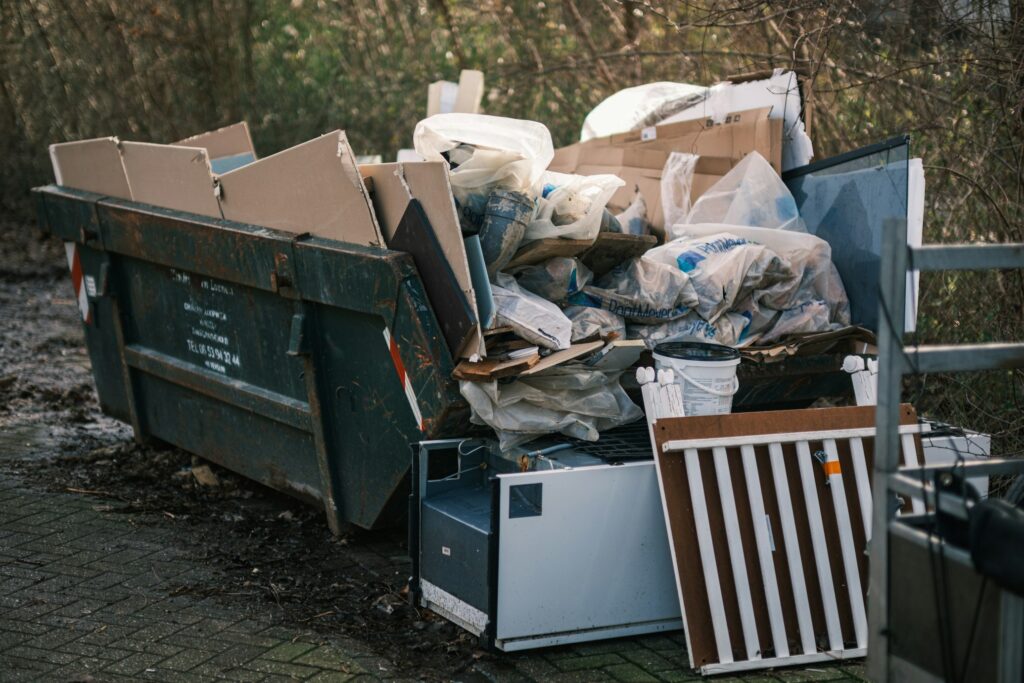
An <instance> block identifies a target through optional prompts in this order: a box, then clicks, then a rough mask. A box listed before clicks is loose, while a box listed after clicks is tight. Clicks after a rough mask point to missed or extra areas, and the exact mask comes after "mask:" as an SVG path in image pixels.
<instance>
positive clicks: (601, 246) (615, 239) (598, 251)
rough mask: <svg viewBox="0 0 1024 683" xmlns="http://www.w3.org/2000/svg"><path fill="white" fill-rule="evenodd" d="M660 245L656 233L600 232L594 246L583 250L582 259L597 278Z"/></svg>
mask: <svg viewBox="0 0 1024 683" xmlns="http://www.w3.org/2000/svg"><path fill="white" fill-rule="evenodd" d="M657 245H658V238H657V237H655V236H654V235H628V234H625V233H620V232H599V233H598V234H597V239H596V240H594V244H593V246H591V247H590V248H589V249H587V250H586V251H585V252H583V255H582V256H580V261H582V262H583V265H585V266H586V267H587V268H589V269H590V270H591V272H593V273H594V278H595V279H597V278H599V277H601V276H602V275H604V274H605V273H607V272H609V271H611V270H612V269H613V268H615V266H617V265H619V264H620V263H624V262H625V261H628V260H629V259H631V258H635V257H637V256H642V255H643V254H644V252H646V251H647V250H648V249H651V248H653V247H655V246H657Z"/></svg>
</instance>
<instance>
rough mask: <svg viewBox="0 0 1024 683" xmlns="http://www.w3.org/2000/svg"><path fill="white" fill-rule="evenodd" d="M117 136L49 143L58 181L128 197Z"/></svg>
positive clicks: (99, 192)
mask: <svg viewBox="0 0 1024 683" xmlns="http://www.w3.org/2000/svg"><path fill="white" fill-rule="evenodd" d="M118 145H119V142H118V140H117V138H95V139H92V140H80V141H78V142H63V143H59V144H56V145H50V162H51V163H52V164H53V176H54V180H55V181H56V183H57V184H58V185H63V186H64V187H72V188H74V189H76V190H85V191H87V192H95V193H97V194H102V195H106V196H108V197H117V198H118V199H131V198H132V196H131V190H130V189H129V187H128V176H127V175H126V174H125V170H124V164H123V163H122V161H121V151H120V150H119V149H118Z"/></svg>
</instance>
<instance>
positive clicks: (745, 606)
mask: <svg viewBox="0 0 1024 683" xmlns="http://www.w3.org/2000/svg"><path fill="white" fill-rule="evenodd" d="M874 419H875V410H874V407H873V406H867V407H852V408H823V409H807V410H780V411H768V412H757V413H736V414H727V415H709V416H696V417H684V418H662V419H659V420H657V421H656V422H655V423H654V425H653V429H652V434H653V438H654V448H655V452H656V461H657V467H658V470H659V481H660V482H661V493H662V501H663V505H664V509H665V517H666V521H667V525H668V534H669V541H670V545H671V546H672V552H673V555H674V559H675V563H676V569H677V572H678V582H677V586H678V587H679V590H680V602H681V605H682V607H683V612H684V623H685V625H686V636H687V645H688V647H687V649H688V652H689V655H690V663H691V665H692V666H693V667H694V668H700V669H702V671H704V672H706V673H711V672H714V673H720V672H725V671H729V670H730V669H729V667H730V666H734V665H735V666H738V667H740V668H742V669H750V668H758V667H759V666H783V665H785V664H786V663H787V661H786V660H787V659H788V658H789V657H811V658H817V659H816V660H814V661H826V659H827V658H828V657H829V656H838V655H839V654H840V653H838V652H831V653H825V652H819V649H820V647H819V644H821V643H824V644H826V645H827V647H826V649H833V647H832V645H834V644H835V642H836V641H835V640H834V639H832V638H831V637H830V634H829V629H828V627H827V624H828V621H829V620H830V619H832V620H834V621H833V624H834V625H835V624H837V625H838V629H839V631H840V633H839V638H840V640H839V644H840V646H841V649H842V650H843V652H849V651H851V649H852V648H850V647H848V646H847V645H844V643H845V644H849V643H853V642H856V626H855V619H854V607H855V604H854V601H853V599H852V598H851V596H850V594H849V592H850V591H849V589H848V585H847V583H848V579H847V578H846V577H847V566H846V565H845V564H844V559H843V553H844V543H845V544H848V543H849V542H850V541H851V540H852V543H853V544H854V546H855V547H856V548H857V549H859V552H858V553H857V554H856V558H857V564H856V568H855V569H856V570H855V571H854V572H853V574H852V575H854V576H856V577H858V579H859V580H860V583H861V586H862V587H866V586H867V563H866V557H865V555H864V552H863V551H864V550H865V549H866V547H867V532H866V530H865V528H864V525H863V521H862V520H863V515H862V512H861V509H860V502H859V501H860V500H862V499H863V498H862V496H861V495H859V494H860V493H862V492H861V491H859V490H858V486H859V484H858V482H857V478H858V477H857V476H855V472H856V470H858V469H860V470H861V471H862V472H870V471H871V467H872V449H873V441H874V439H873V438H870V437H864V438H862V439H860V446H861V452H860V453H855V452H854V451H855V449H854V448H853V447H852V444H851V441H850V440H842V439H836V441H835V445H836V450H837V462H834V463H831V467H830V468H828V469H826V467H825V466H824V465H823V464H821V463H819V461H818V459H817V458H816V457H815V456H816V455H817V454H818V453H819V452H820V453H822V457H823V458H824V457H825V456H824V451H825V450H827V449H828V448H829V447H830V446H829V445H828V444H825V443H817V442H812V443H810V444H809V445H808V447H807V448H806V450H805V451H804V452H803V453H801V452H800V448H799V447H798V446H797V445H796V444H785V445H782V446H781V447H778V448H777V451H776V453H775V455H773V453H772V449H773V448H775V447H771V446H769V445H767V444H769V443H770V442H771V438H770V437H771V435H780V436H781V435H786V434H793V433H799V432H811V431H815V432H836V431H837V430H843V429H873V427H874ZM900 422H901V424H904V425H916V424H917V416H916V414H915V412H914V410H913V408H912V407H911V406H908V405H905V406H902V407H901V411H900ZM741 436H764V437H765V438H764V439H758V442H759V444H762V445H756V446H752V447H750V448H751V450H750V451H749V454H748V455H749V457H747V456H745V455H744V453H743V451H742V450H741V449H740V448H733V447H730V448H726V449H722V452H721V453H718V454H716V453H714V452H713V450H712V449H710V448H707V449H704V448H701V449H699V450H695V451H693V453H692V455H687V453H686V452H684V451H674V450H673V451H669V452H664V446H665V445H666V444H667V443H669V442H670V441H675V440H693V439H721V438H728V437H741ZM915 439H916V437H915ZM917 452H918V453H920V452H921V449H920V443H919V440H917ZM776 456H778V457H776ZM801 460H802V461H801ZM697 470H699V479H691V474H693V473H694V472H696V471H697ZM748 477H749V479H748ZM862 480H863V481H865V482H866V481H867V477H866V476H864V477H863V478H862ZM864 485H867V484H866V483H865V484H864ZM830 487H839V488H841V489H842V493H843V496H844V498H845V501H844V505H845V506H846V508H845V514H844V515H843V516H842V517H840V515H839V514H838V513H837V510H838V509H840V508H842V507H843V506H842V505H839V504H837V503H836V501H837V500H838V498H837V494H836V493H835V492H834V490H833V489H832V488H830ZM808 492H810V495H811V496H812V498H808ZM865 493H866V492H865ZM754 510H758V513H757V514H756V515H755V514H754V512H753V511H754ZM762 511H763V512H762ZM812 511H814V514H812ZM730 520H733V522H735V523H732V522H731V521H730ZM756 526H759V527H760V529H758V528H755V527H756ZM730 527H731V529H732V530H731V531H730ZM843 527H845V528H846V530H847V531H846V532H845V533H849V534H851V536H847V537H846V538H847V540H846V541H845V542H844V540H843V534H844V531H843ZM816 528H817V530H815V529H816ZM702 529H703V531H702ZM702 534H704V536H703V537H704V538H705V539H708V538H710V545H709V544H708V543H702V542H701V538H702ZM759 535H760V536H761V542H767V543H768V544H769V545H770V546H771V547H770V548H765V547H764V545H763V543H762V546H760V547H759V540H758V536H759ZM815 535H817V541H815V538H814V537H815ZM766 539H767V540H766ZM709 547H710V549H711V551H710V552H709V551H708V548H709ZM847 549H848V548H847ZM762 551H764V552H762ZM762 557H764V561H765V563H766V564H762V561H761V560H762ZM709 559H710V561H711V564H710V565H708V564H707V562H708V560H709ZM791 559H793V560H794V561H793V562H792V563H791V562H790V560H791ZM709 566H710V567H711V568H712V570H711V571H710V572H709V571H708V568H709ZM825 568H827V572H826V573H825V574H823V573H822V572H823V571H824V570H825ZM738 571H739V572H740V573H739V574H738V573H737V572H738ZM744 575H745V577H746V579H745V580H744V579H743V576H744ZM823 575H824V576H826V578H827V584H826V582H825V581H823V580H822V579H821V578H820V577H822V576H823ZM765 576H767V577H768V578H769V580H768V581H766V579H765ZM708 577H710V580H712V581H713V584H712V585H709V583H708V580H709V578H708ZM858 597H859V598H860V600H861V601H862V600H863V596H862V595H860V596H858ZM716 610H718V614H719V615H721V616H722V617H724V625H725V633H724V634H723V633H722V632H721V631H720V632H719V634H718V637H723V636H724V637H725V638H726V640H725V642H724V645H723V644H722V643H720V642H719V640H718V639H717V638H716V627H715V616H714V613H715V611H716ZM744 614H746V615H747V616H746V617H745V616H744ZM772 614H774V615H777V616H776V617H775V618H776V619H777V620H778V621H777V622H776V624H775V626H774V627H773V626H772V625H771V621H772V618H773V617H772ZM750 618H752V619H753V629H751V628H750V626H751V622H750ZM745 619H746V624H745V623H744V622H745ZM720 625H721V622H720ZM773 628H778V629H781V632H782V633H781V635H782V638H781V641H782V642H783V643H785V646H786V649H788V650H789V653H788V655H787V654H785V653H781V654H780V651H779V648H778V647H777V644H778V643H779V640H777V639H776V638H775V635H776V634H777V633H779V631H778V630H773ZM750 638H753V640H754V642H753V643H752V642H750ZM722 647H724V649H725V651H726V656H727V657H728V661H726V660H723V659H722V658H721V657H720V649H721V648H722ZM808 650H809V651H808ZM751 652H755V653H757V654H758V655H759V656H760V653H771V654H770V655H768V656H765V657H764V659H763V660H761V661H763V664H761V663H759V662H758V661H757V660H756V659H754V658H752V657H751V656H750V655H751ZM804 661H805V662H807V661H812V660H808V659H805V660H804ZM734 663H735V664H734Z"/></svg>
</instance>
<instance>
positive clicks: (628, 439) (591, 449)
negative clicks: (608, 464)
mask: <svg viewBox="0 0 1024 683" xmlns="http://www.w3.org/2000/svg"><path fill="white" fill-rule="evenodd" d="M565 441H566V442H567V443H571V444H572V445H573V446H574V447H575V448H577V449H579V450H580V451H582V452H584V453H587V454H588V455H593V456H594V457H596V458H601V459H602V460H607V461H615V460H637V459H641V458H647V459H650V458H652V457H653V456H654V454H653V453H652V452H651V437H650V432H648V430H647V422H646V421H645V420H637V421H636V422H632V423H630V424H627V425H622V426H621V427H616V428H615V429H609V430H608V431H606V432H601V438H600V439H598V440H597V441H582V440H580V439H573V438H571V437H566V438H565Z"/></svg>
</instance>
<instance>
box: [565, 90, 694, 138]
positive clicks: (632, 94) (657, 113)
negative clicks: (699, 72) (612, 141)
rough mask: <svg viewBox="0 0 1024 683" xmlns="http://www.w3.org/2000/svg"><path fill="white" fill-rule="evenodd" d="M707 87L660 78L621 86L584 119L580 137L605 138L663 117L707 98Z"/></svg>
mask: <svg viewBox="0 0 1024 683" xmlns="http://www.w3.org/2000/svg"><path fill="white" fill-rule="evenodd" d="M707 93H708V88H706V87H704V86H700V85H689V84H688V83H671V82H668V81H660V82H657V83H646V84H644V85H637V86H633V87H632V88H626V89H624V90H620V91H618V92H617V93H615V94H613V95H611V96H609V97H607V98H606V99H604V100H603V101H602V102H601V103H600V104H598V105H597V106H596V107H594V108H593V109H592V110H591V111H590V113H589V114H587V118H586V119H584V121H583V130H582V131H581V132H580V140H581V141H586V140H590V139H591V138H603V137H605V136H608V135H614V134H615V133H624V132H626V131H628V130H636V129H637V128H644V127H646V126H653V125H654V124H656V123H658V122H660V121H662V120H664V119H665V118H666V117H668V116H671V115H672V114H675V113H676V112H678V111H680V110H682V109H685V108H686V107H690V106H693V105H694V104H697V103H698V102H701V101H703V100H704V98H705V97H706V96H707Z"/></svg>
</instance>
